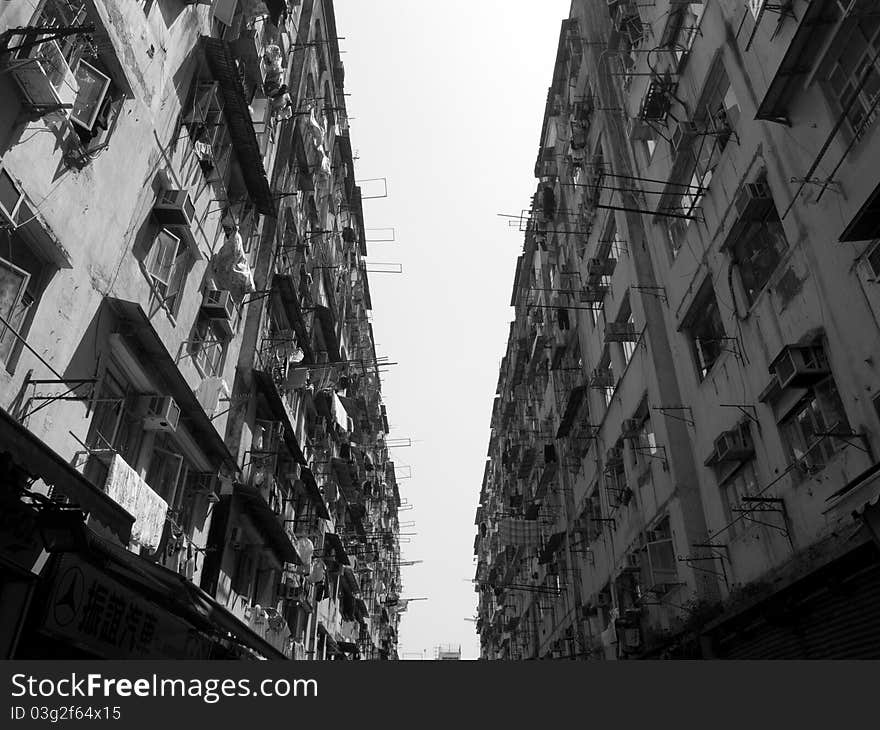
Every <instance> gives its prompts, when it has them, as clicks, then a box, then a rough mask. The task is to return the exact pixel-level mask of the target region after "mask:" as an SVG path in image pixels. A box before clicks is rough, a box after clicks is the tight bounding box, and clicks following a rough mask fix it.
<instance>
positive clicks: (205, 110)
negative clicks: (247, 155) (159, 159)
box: [181, 81, 232, 183]
mask: <svg viewBox="0 0 880 730" xmlns="http://www.w3.org/2000/svg"><path fill="white" fill-rule="evenodd" d="M181 119H182V123H183V125H184V126H185V127H186V129H187V131H188V132H189V137H190V140H191V141H192V144H193V147H194V148H195V151H196V155H197V157H198V160H199V165H200V167H201V168H202V172H203V173H204V174H205V177H206V178H207V180H208V181H209V182H221V183H223V182H225V181H226V179H227V173H228V171H229V165H230V162H231V159H232V137H231V136H230V134H229V127H228V126H227V124H226V116H225V115H224V113H223V103H222V101H221V97H220V91H219V86H218V84H216V83H214V82H211V81H200V82H198V83H196V84H195V87H194V89H193V94H192V99H191V100H190V102H189V105H188V106H187V107H186V108H185V109H184V110H183V112H182V114H181Z"/></svg>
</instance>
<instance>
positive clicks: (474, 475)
mask: <svg viewBox="0 0 880 730" xmlns="http://www.w3.org/2000/svg"><path fill="white" fill-rule="evenodd" d="M334 5H335V8H336V19H337V31H338V35H339V36H341V37H343V40H340V49H341V50H342V51H343V55H342V60H343V63H344V64H345V88H346V93H348V94H350V96H349V97H348V98H347V99H346V104H347V107H348V110H349V114H350V115H351V117H352V121H351V137H352V146H353V149H354V150H355V154H356V155H357V156H358V160H357V161H356V162H355V167H356V173H357V177H358V179H360V180H366V179H369V178H380V177H384V178H386V179H387V184H388V197H387V198H378V199H372V200H365V201H364V216H365V220H366V227H367V229H368V232H367V238H368V239H369V238H384V237H386V236H385V235H383V233H384V232H379V231H375V232H374V233H372V234H371V233H370V231H369V229H378V228H385V227H393V228H394V229H395V237H396V242H395V243H368V248H369V254H370V259H369V260H371V261H373V262H394V263H400V264H402V266H403V271H404V273H403V274H402V275H395V274H381V273H372V274H371V275H370V290H371V294H372V300H373V313H374V321H373V329H374V335H375V338H376V343H377V351H378V353H379V355H380V356H387V357H388V358H389V360H391V361H393V362H397V363H399V365H396V366H393V367H391V368H390V371H389V372H388V373H386V374H385V376H384V378H383V388H382V391H383V396H384V399H385V402H386V404H387V406H388V415H389V420H390V425H391V434H390V438H398V439H405V438H410V439H412V441H413V445H412V446H411V447H408V448H394V449H392V450H391V453H392V458H393V459H394V460H395V462H396V463H397V464H398V466H399V467H404V465H406V466H409V467H411V469H407V468H399V470H398V473H410V472H411V474H412V477H411V478H407V479H403V480H402V481H401V482H400V485H401V494H402V497H404V498H405V499H407V500H408V501H409V503H411V504H412V505H413V508H412V509H411V510H407V511H403V512H401V513H400V520H401V522H402V523H405V524H406V523H411V522H413V521H414V522H415V526H414V527H412V528H408V527H404V528H402V529H401V533H402V535H403V537H402V538H401V540H402V545H401V548H402V553H403V560H404V561H407V560H420V561H423V562H421V563H419V564H417V565H414V566H412V567H406V568H404V570H403V590H402V591H401V595H402V596H403V597H405V598H406V597H409V598H425V599H427V600H422V601H415V602H412V603H410V604H409V609H408V611H407V612H406V613H405V614H403V620H402V622H401V631H400V653H401V658H403V659H416V658H420V657H424V658H429V659H430V658H433V656H434V651H435V648H436V647H437V646H440V645H443V646H446V645H453V646H455V647H458V646H461V650H462V658H465V659H473V658H476V657H477V656H478V655H479V641H478V639H477V636H476V633H475V628H474V623H473V621H472V620H469V619H473V617H474V615H475V606H476V598H477V596H476V593H475V592H474V586H473V583H472V580H473V576H474V567H475V566H474V560H473V558H474V556H473V542H474V535H475V526H474V513H475V510H476V506H477V503H478V501H479V492H480V486H481V483H482V477H483V468H484V464H485V461H486V450H487V446H488V438H489V418H490V415H491V409H492V401H493V398H494V394H495V386H496V383H497V379H498V366H499V364H500V360H501V357H502V356H503V354H504V348H505V346H506V342H507V333H508V328H509V323H510V321H511V318H512V310H511V309H510V307H509V306H508V305H509V302H510V291H511V286H512V282H513V272H514V264H515V262H516V258H517V256H518V254H519V252H520V250H521V249H522V243H523V237H522V233H520V232H518V231H517V229H516V228H511V227H509V226H508V222H507V221H508V219H505V218H501V217H499V216H498V215H497V214H498V213H509V214H518V213H519V212H520V211H521V210H522V209H524V208H526V207H528V205H529V198H530V196H531V195H532V194H533V193H534V191H535V188H536V181H535V179H534V177H533V168H534V163H535V158H536V156H537V151H538V145H539V136H540V132H541V123H542V119H543V114H544V105H545V102H546V98H547V89H548V87H549V86H550V83H551V81H552V74H553V65H554V61H555V57H556V48H557V44H558V40H559V31H560V25H561V22H562V20H563V19H564V18H566V17H567V16H568V10H569V0H541V2H537V3H536V2H525V0H516V1H511V0H508V1H506V2H505V1H503V0H447V1H446V2H443V3H435V2H428V1H427V0H372V1H371V2H364V0H335V3H334ZM363 188H364V195H374V194H377V192H379V193H381V185H380V186H379V187H378V188H377V187H376V184H375V183H365V184H364V185H363ZM369 268H371V269H372V268H377V267H376V266H371V267H369ZM406 533H417V534H415V535H412V536H410V535H407V534H406ZM407 541H408V542H407Z"/></svg>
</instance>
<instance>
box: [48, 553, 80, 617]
mask: <svg viewBox="0 0 880 730" xmlns="http://www.w3.org/2000/svg"><path fill="white" fill-rule="evenodd" d="M84 585H85V578H83V574H82V571H81V570H80V569H79V568H77V567H76V566H73V567H70V568H68V569H67V570H66V571H65V572H64V573H63V574H62V576H61V578H60V579H59V581H58V588H57V589H56V591H55V605H54V607H53V608H52V612H53V615H54V617H55V623H57V624H58V625H59V626H67V625H68V624H69V623H72V622H73V620H74V619H75V618H76V615H77V613H78V611H79V606H80V603H81V602H82V597H83V586H84Z"/></svg>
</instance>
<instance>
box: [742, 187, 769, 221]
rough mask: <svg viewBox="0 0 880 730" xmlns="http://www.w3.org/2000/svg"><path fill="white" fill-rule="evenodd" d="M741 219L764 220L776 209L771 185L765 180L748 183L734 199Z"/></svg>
mask: <svg viewBox="0 0 880 730" xmlns="http://www.w3.org/2000/svg"><path fill="white" fill-rule="evenodd" d="M734 205H735V206H736V213H737V216H738V218H739V220H741V221H746V222H750V221H763V220H764V219H765V218H766V217H767V215H768V214H769V213H770V212H771V211H772V210H774V205H773V196H772V194H771V193H770V186H769V185H767V183H765V182H757V183H746V184H745V185H743V187H742V189H741V190H740V191H739V193H738V194H737V196H736V199H735V200H734Z"/></svg>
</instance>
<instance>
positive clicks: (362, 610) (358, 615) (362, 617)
mask: <svg viewBox="0 0 880 730" xmlns="http://www.w3.org/2000/svg"><path fill="white" fill-rule="evenodd" d="M354 617H355V620H356V621H357V622H358V623H359V624H360V625H361V626H366V625H367V623H368V622H367V619H369V618H370V609H369V608H367V603H366V601H364V599H363V598H358V599H357V600H356V601H355V603H354Z"/></svg>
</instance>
